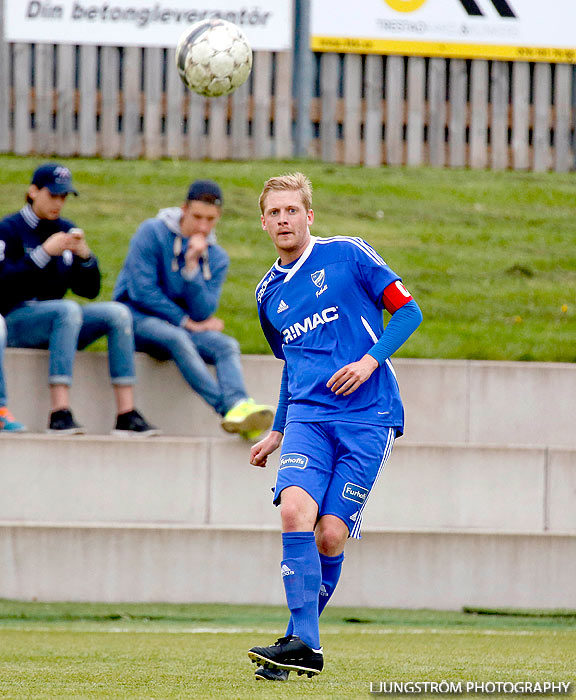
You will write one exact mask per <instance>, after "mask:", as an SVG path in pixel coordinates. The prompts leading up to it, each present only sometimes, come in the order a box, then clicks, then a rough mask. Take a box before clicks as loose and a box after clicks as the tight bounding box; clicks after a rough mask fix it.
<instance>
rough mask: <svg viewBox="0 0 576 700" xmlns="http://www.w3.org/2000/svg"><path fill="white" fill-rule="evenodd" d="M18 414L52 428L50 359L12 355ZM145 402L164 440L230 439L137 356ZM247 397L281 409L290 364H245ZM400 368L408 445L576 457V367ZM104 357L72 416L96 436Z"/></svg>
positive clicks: (170, 368) (82, 380)
mask: <svg viewBox="0 0 576 700" xmlns="http://www.w3.org/2000/svg"><path fill="white" fill-rule="evenodd" d="M6 355H7V356H6V376H7V383H8V390H9V397H10V406H11V407H12V409H13V411H14V413H15V414H17V416H18V417H19V418H20V419H22V420H24V421H25V422H26V423H27V425H28V427H29V428H30V429H31V430H33V431H40V430H44V428H45V427H46V422H47V416H48V410H49V404H48V392H47V389H46V382H47V376H48V355H47V352H46V351H44V350H13V349H9V350H8V351H7V353H6ZM136 365H137V375H138V380H139V385H138V388H137V392H136V393H137V403H138V406H139V407H140V408H141V409H142V410H143V412H144V413H145V415H146V416H147V417H148V418H149V420H151V421H153V422H155V423H156V424H157V425H158V426H159V427H161V428H162V429H163V430H164V431H165V433H166V434H170V435H183V436H209V437H218V436H221V435H222V432H221V429H220V427H219V420H218V418H217V416H215V415H214V413H213V412H212V411H211V409H210V408H209V407H208V406H207V405H206V404H205V403H204V402H203V401H201V400H200V399H199V398H198V396H197V395H195V394H194V393H193V392H192V391H191V390H190V389H189V388H188V386H187V384H186V383H185V382H184V380H183V379H182V377H181V375H180V373H179V372H178V370H177V369H176V367H175V366H174V364H173V363H172V362H157V361H156V360H152V359H151V358H149V357H147V356H144V355H139V356H138V357H137V362H136ZM243 365H244V371H245V376H246V384H247V388H248V391H249V393H250V394H251V395H252V396H253V397H254V398H255V399H256V400H257V401H261V402H264V403H269V404H272V405H275V404H276V400H277V396H278V388H279V382H280V374H281V368H282V363H281V362H279V361H278V360H275V359H274V358H273V357H271V356H250V355H248V356H244V358H243ZM394 366H395V368H396V371H397V374H398V380H399V384H400V389H401V392H402V396H403V399H404V403H405V406H406V436H405V438H404V440H406V441H409V442H415V443H438V444H444V443H458V444H465V443H484V442H489V443H493V444H502V445H505V444H516V445H522V444H528V445H529V444H539V445H548V446H554V447H560V446H563V447H574V448H576V428H575V426H574V415H576V365H572V364H567V363H534V362H533V363H529V362H483V361H472V360H470V361H469V360H462V361H459V360H456V361H454V360H451V361H450V360H406V359H397V360H395V361H394ZM107 377H108V370H107V357H106V354H105V353H92V352H81V353H78V356H77V362H76V369H75V382H74V387H73V392H72V401H73V408H74V413H75V415H76V417H77V419H78V420H79V421H80V422H82V423H83V424H84V425H85V426H86V427H87V429H88V431H89V432H90V433H93V434H103V433H108V432H109V431H110V430H111V428H112V427H113V422H114V413H115V410H114V403H113V400H112V391H111V389H110V387H109V385H108V381H107Z"/></svg>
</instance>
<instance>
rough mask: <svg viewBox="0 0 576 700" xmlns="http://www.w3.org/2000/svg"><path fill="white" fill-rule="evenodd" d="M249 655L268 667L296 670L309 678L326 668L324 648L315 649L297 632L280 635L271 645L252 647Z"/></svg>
mask: <svg viewBox="0 0 576 700" xmlns="http://www.w3.org/2000/svg"><path fill="white" fill-rule="evenodd" d="M248 656H249V658H250V659H251V661H252V662H253V663H257V664H259V665H260V666H263V667H264V668H266V669H270V668H273V669H283V670H285V671H296V672H297V673H298V675H299V676H301V675H302V674H304V673H305V674H306V675H307V676H308V677H309V678H312V676H315V675H316V674H318V673H320V671H322V669H323V668H324V654H323V653H322V649H319V650H318V651H315V650H314V649H311V648H310V647H309V646H308V645H307V644H304V642H303V641H302V640H301V639H300V637H298V636H296V635H295V634H292V635H290V636H289V637H280V639H278V641H276V643H275V644H272V645H271V646H269V647H252V649H250V651H249V652H248Z"/></svg>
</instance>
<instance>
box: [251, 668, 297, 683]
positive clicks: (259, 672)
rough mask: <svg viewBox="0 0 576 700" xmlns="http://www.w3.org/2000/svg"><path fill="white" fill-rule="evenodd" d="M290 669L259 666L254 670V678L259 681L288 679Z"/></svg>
mask: <svg viewBox="0 0 576 700" xmlns="http://www.w3.org/2000/svg"><path fill="white" fill-rule="evenodd" d="M289 675H290V671H286V670H284V669H283V668H264V667H263V666H259V667H258V668H257V669H256V671H254V678H255V679H256V680H257V681H287V680H288V676H289Z"/></svg>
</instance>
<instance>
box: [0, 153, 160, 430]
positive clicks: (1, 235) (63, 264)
mask: <svg viewBox="0 0 576 700" xmlns="http://www.w3.org/2000/svg"><path fill="white" fill-rule="evenodd" d="M70 193H72V194H74V195H77V194H78V193H77V191H76V190H75V189H74V187H73V185H72V176H71V173H70V170H68V168H66V167H64V166H62V165H58V164H54V163H47V164H45V165H41V166H40V167H39V168H37V169H36V170H35V171H34V174H33V176H32V182H31V184H30V186H29V187H28V191H27V193H26V205H25V206H24V207H23V208H22V209H20V211H19V212H16V213H15V214H11V215H9V216H7V217H5V218H4V219H2V221H0V314H2V315H3V316H4V319H5V326H4V324H2V325H3V327H5V336H6V343H7V345H8V347H19V348H48V349H49V355H50V357H49V365H50V369H49V385H50V399H51V405H52V411H51V414H50V419H49V426H48V432H52V433H56V434H61V435H62V434H78V433H83V432H84V429H83V428H82V427H81V426H80V425H78V424H77V423H76V421H75V420H74V417H73V415H72V412H71V410H70V401H69V389H70V385H71V383H72V372H73V367H74V357H75V354H76V350H77V349H82V348H85V347H86V346H87V345H89V344H90V343H92V342H94V341H95V340H96V339H97V338H100V337H102V336H107V338H108V360H109V368H110V377H111V382H112V385H113V387H114V395H115V399H116V404H117V410H118V415H117V417H116V425H115V428H114V430H113V431H112V432H113V433H114V434H118V435H126V436H148V435H155V434H157V433H158V432H159V431H158V430H157V429H156V428H154V427H153V426H151V425H149V424H148V423H147V421H146V420H145V419H144V418H143V417H142V415H141V414H140V413H138V411H136V410H135V408H134V389H133V385H134V383H135V371H134V335H133V329H132V318H131V315H130V312H129V310H128V309H127V308H126V307H125V306H123V305H122V304H118V303H117V302H112V301H110V302H93V303H89V304H84V305H80V304H78V303H77V302H76V301H73V300H72V299H64V298H63V297H64V295H65V294H66V293H67V292H68V291H69V290H70V291H72V292H73V293H74V294H77V295H78V296H81V297H85V298H87V299H94V298H95V297H96V296H98V294H99V292H100V269H99V267H98V260H97V259H96V257H95V256H94V254H93V253H92V251H91V250H90V248H89V247H88V243H87V241H86V237H85V235H84V231H82V230H81V229H79V228H75V227H74V224H73V223H72V222H71V221H68V220H67V219H63V218H61V217H60V214H61V212H62V208H63V207H64V204H65V203H66V198H67V196H68V194H70ZM1 370H2V368H1V367H0V372H1ZM0 380H1V381H0V387H3V386H4V382H3V379H2V378H0ZM3 393H5V392H3ZM1 398H2V397H0V399H1ZM30 400H31V401H33V400H34V397H30ZM4 403H5V396H4ZM9 418H11V419H12V420H8V421H7V425H8V426H9V427H8V430H13V431H14V430H16V429H17V426H16V427H14V426H13V423H14V422H16V421H15V420H14V419H13V418H12V416H9ZM10 426H12V427H10ZM1 427H2V421H1V420H0V428H1ZM4 429H7V428H6V425H5V426H4Z"/></svg>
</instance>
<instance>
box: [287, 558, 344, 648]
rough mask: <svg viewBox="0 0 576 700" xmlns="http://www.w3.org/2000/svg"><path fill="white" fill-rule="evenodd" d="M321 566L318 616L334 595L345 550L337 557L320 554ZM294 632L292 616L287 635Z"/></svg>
mask: <svg viewBox="0 0 576 700" xmlns="http://www.w3.org/2000/svg"><path fill="white" fill-rule="evenodd" d="M319 557H320V566H321V567H322V583H321V585H320V594H319V596H318V617H320V615H321V614H322V611H323V610H324V608H325V607H326V603H328V601H329V600H330V598H331V597H332V593H334V589H335V588H336V584H337V583H338V580H339V578H340V572H341V571H342V563H343V562H344V552H342V554H338V555H337V556H335V557H327V556H326V555H325V554H320V555H319ZM291 634H294V620H293V619H292V617H290V621H289V622H288V628H287V630H286V636H289V635H291Z"/></svg>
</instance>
